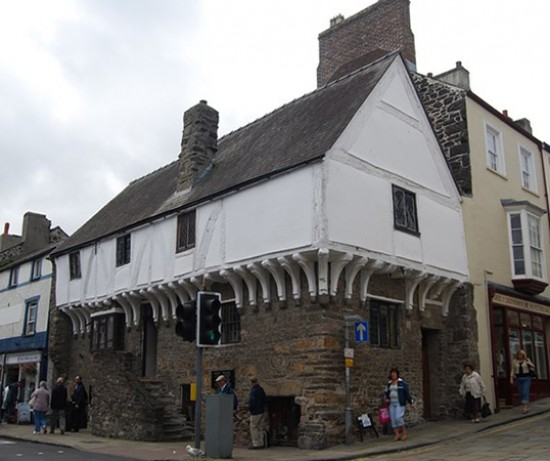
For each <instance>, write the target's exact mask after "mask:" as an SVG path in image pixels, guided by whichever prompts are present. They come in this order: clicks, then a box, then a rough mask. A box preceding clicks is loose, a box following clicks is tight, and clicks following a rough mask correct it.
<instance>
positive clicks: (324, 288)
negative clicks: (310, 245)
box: [317, 248, 330, 296]
mask: <svg viewBox="0 0 550 461" xmlns="http://www.w3.org/2000/svg"><path fill="white" fill-rule="evenodd" d="M329 254H330V252H329V250H328V249H327V248H320V249H319V251H318V252H317V257H318V258H319V259H318V261H319V273H318V291H317V294H318V295H319V296H326V295H328V294H329V291H328V290H329V289H328V257H329Z"/></svg>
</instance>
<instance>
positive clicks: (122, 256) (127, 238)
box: [116, 234, 132, 267]
mask: <svg viewBox="0 0 550 461" xmlns="http://www.w3.org/2000/svg"><path fill="white" fill-rule="evenodd" d="M131 248H132V240H131V234H126V235H123V236H122V237H118V238H117V239H116V265H117V267H120V266H124V265H125V264H129V263H130V253H131Z"/></svg>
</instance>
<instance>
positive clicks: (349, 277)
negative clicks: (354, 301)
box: [345, 256, 369, 299]
mask: <svg viewBox="0 0 550 461" xmlns="http://www.w3.org/2000/svg"><path fill="white" fill-rule="evenodd" d="M368 262H369V258H364V257H361V256H360V257H355V258H354V259H353V261H351V262H350V263H349V264H348V265H347V266H346V273H345V278H346V293H345V297H346V299H351V297H352V296H353V282H355V277H357V274H358V273H359V272H360V271H361V269H363V268H364V267H365V266H366V265H367V263H368Z"/></svg>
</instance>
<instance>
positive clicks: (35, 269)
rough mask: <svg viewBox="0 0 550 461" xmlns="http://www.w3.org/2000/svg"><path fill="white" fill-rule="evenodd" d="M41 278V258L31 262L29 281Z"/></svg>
mask: <svg viewBox="0 0 550 461" xmlns="http://www.w3.org/2000/svg"><path fill="white" fill-rule="evenodd" d="M40 277H42V258H38V259H35V260H33V262H32V268H31V280H38V279H39V278H40Z"/></svg>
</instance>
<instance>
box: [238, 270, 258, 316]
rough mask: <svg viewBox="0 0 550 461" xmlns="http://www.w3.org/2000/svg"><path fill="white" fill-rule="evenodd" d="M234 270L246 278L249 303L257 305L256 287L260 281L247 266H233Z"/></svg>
mask: <svg viewBox="0 0 550 461" xmlns="http://www.w3.org/2000/svg"><path fill="white" fill-rule="evenodd" d="M233 272H235V274H238V275H239V276H240V277H241V278H242V279H243V280H244V283H246V288H247V290H248V302H249V304H250V305H251V306H252V307H255V306H257V305H258V298H257V293H256V288H257V286H258V281H257V280H256V277H254V276H253V275H252V274H251V273H250V272H248V271H247V270H246V268H244V267H242V266H235V267H234V268H233Z"/></svg>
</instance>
